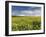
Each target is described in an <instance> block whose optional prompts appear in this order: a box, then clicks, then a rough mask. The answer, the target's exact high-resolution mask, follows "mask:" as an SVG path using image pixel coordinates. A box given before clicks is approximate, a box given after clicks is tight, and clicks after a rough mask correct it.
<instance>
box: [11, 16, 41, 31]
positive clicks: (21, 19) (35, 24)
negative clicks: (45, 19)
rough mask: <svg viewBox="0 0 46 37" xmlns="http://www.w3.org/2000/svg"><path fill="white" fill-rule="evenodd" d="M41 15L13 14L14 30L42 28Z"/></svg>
mask: <svg viewBox="0 0 46 37" xmlns="http://www.w3.org/2000/svg"><path fill="white" fill-rule="evenodd" d="M40 29H41V17H40V16H12V31H26V30H40Z"/></svg>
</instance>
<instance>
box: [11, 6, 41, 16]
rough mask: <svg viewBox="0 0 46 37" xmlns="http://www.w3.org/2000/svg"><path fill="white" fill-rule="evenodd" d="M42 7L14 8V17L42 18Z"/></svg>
mask: <svg viewBox="0 0 46 37" xmlns="http://www.w3.org/2000/svg"><path fill="white" fill-rule="evenodd" d="M40 15H41V7H34V6H12V16H40Z"/></svg>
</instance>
